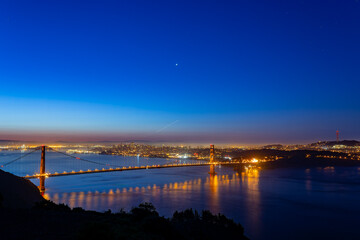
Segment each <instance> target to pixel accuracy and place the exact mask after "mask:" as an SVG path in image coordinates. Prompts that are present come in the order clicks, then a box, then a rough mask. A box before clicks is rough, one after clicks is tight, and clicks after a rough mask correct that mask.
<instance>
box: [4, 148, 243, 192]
mask: <svg viewBox="0 0 360 240" xmlns="http://www.w3.org/2000/svg"><path fill="white" fill-rule="evenodd" d="M39 150H40V151H41V158H40V168H39V172H35V173H33V174H26V175H24V176H20V177H23V178H25V179H36V178H37V179H39V180H40V181H39V182H40V183H39V189H40V191H41V192H44V191H45V179H46V178H49V177H60V176H70V175H80V174H93V173H105V172H117V171H131V170H145V169H159V168H176V167H196V166H210V171H209V174H211V175H214V174H216V172H215V166H216V165H237V164H239V163H240V162H223V161H215V150H214V145H210V158H209V159H210V160H209V161H202V162H185V163H170V164H153V165H143V166H121V165H118V164H114V163H107V162H104V161H94V160H89V159H85V158H81V157H77V156H74V155H70V154H67V153H64V152H61V151H58V150H56V149H54V148H52V147H48V146H39V147H36V148H33V149H32V150H31V151H30V152H28V153H26V154H24V155H21V156H20V157H17V158H15V159H13V160H10V161H7V162H6V163H4V164H2V165H1V166H0V167H1V168H3V169H6V168H7V166H9V165H12V164H14V163H16V162H18V161H20V160H21V159H24V158H25V157H26V156H28V155H30V154H33V153H35V152H37V151H39ZM47 150H48V151H51V152H54V153H58V154H61V155H63V156H66V157H68V158H71V159H73V160H74V162H75V161H81V162H86V163H88V164H96V165H100V166H102V168H100V167H99V168H95V169H88V170H81V169H78V170H70V171H63V172H47V171H46V169H45V163H46V160H45V159H46V158H45V155H46V151H47Z"/></svg>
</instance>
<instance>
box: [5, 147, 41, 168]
mask: <svg viewBox="0 0 360 240" xmlns="http://www.w3.org/2000/svg"><path fill="white" fill-rule="evenodd" d="M39 149H40V147H36V148H34V150H33V151H31V152H28V153H26V154H24V155H21V156H20V157H17V158H15V159H14V160H11V161H9V162H7V163H4V164H2V165H1V167H5V166H7V165H9V164H11V163H14V162H16V161H18V160H20V159H22V158H24V157H26V156H28V155H30V154H32V153H34V152H36V151H37V150H39Z"/></svg>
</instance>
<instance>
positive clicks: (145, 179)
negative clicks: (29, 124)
mask: <svg viewBox="0 0 360 240" xmlns="http://www.w3.org/2000/svg"><path fill="white" fill-rule="evenodd" d="M1 154H3V157H8V158H9V159H10V158H11V157H13V155H16V154H19V153H11V152H7V153H1ZM5 154H7V155H8V156H4V155H5ZM79 156H84V157H87V158H89V159H92V160H96V159H103V158H106V159H107V160H109V159H110V160H112V161H114V162H117V163H120V162H121V163H122V164H123V165H125V166H129V165H132V166H138V165H143V164H149V163H158V164H165V163H171V162H175V160H166V159H158V158H141V157H140V158H137V157H121V156H102V155H86V156H85V155H79ZM47 157H48V159H49V161H48V162H51V161H54V162H55V163H56V161H55V160H56V155H52V154H48V156H47ZM27 161H28V162H27V165H26V166H23V167H22V172H24V169H26V168H34V169H35V168H36V167H37V166H38V161H39V155H35V156H32V157H31V158H30V159H28V160H27ZM186 161H189V160H186ZM24 162H25V161H24ZM65 165H66V164H65ZM51 166H52V167H54V168H64V167H65V166H64V163H63V162H58V164H57V166H54V165H50V164H49V167H50V168H51ZM18 169H20V168H18ZM208 171H209V168H208V167H194V168H191V167H190V168H176V169H170V168H169V169H151V170H140V171H129V172H109V173H96V174H89V175H77V176H66V177H58V178H49V179H46V195H45V196H46V197H48V198H49V199H51V200H52V201H55V202H57V203H66V204H68V205H69V206H70V207H82V208H85V209H89V210H96V211H106V210H108V209H111V210H112V211H114V212H116V211H119V210H120V209H121V208H124V209H125V210H129V209H130V208H131V207H132V206H136V205H138V204H139V203H141V202H144V201H147V202H152V203H153V204H154V205H155V206H156V207H157V209H158V210H159V212H160V214H162V215H165V216H170V215H171V214H172V213H173V212H174V211H175V210H183V209H186V208H195V209H198V210H202V209H209V210H211V211H212V212H214V213H217V212H221V213H223V214H225V215H226V216H228V217H230V218H233V219H235V220H236V221H238V222H240V223H241V224H243V225H244V227H245V230H246V234H247V235H248V236H249V237H250V238H251V239H264V238H266V236H269V235H272V236H277V238H278V239H289V236H291V238H292V239H303V238H309V236H311V238H314V237H315V236H316V237H318V238H325V237H326V238H327V239H339V238H346V239H352V238H351V237H354V236H358V233H357V232H356V231H355V229H356V224H357V223H358V222H359V220H360V218H359V217H358V216H359V215H360V207H359V204H358V202H359V201H360V169H359V168H357V167H352V168H331V167H328V168H313V169H275V170H257V169H254V170H250V171H246V172H240V171H239V172H237V171H234V169H233V167H221V168H219V167H217V168H216V172H217V173H218V174H217V175H215V176H209V174H208ZM32 181H33V182H34V183H35V184H38V180H32ZM333 224H335V225H336V226H337V227H336V228H334V227H331V226H332V225H333ZM284 226H286V227H284ZM299 229H302V230H301V231H299Z"/></svg>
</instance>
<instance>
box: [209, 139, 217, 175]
mask: <svg viewBox="0 0 360 240" xmlns="http://www.w3.org/2000/svg"><path fill="white" fill-rule="evenodd" d="M214 158H215V148H214V145H213V144H211V145H210V163H211V165H210V172H209V174H210V175H215V174H216V172H215V165H214V164H212V163H213V162H214Z"/></svg>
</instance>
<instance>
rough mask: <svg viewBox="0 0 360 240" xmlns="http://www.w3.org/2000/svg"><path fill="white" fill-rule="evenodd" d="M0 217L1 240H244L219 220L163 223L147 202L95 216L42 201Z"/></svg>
mask: <svg viewBox="0 0 360 240" xmlns="http://www.w3.org/2000/svg"><path fill="white" fill-rule="evenodd" d="M0 216H1V219H0V232H1V239H47V240H49V239H51V240H54V239H79V240H82V239H84V240H89V239H101V240H106V239H217V240H218V239H247V238H246V237H245V236H244V229H243V227H242V226H241V225H240V224H237V223H235V222H234V221H233V220H230V219H228V218H226V217H225V216H224V215H221V214H219V215H213V214H212V213H211V212H209V211H202V212H201V213H198V212H197V211H194V210H192V209H187V210H185V211H182V212H175V213H174V215H173V217H172V218H164V217H161V216H159V213H158V212H157V211H156V209H155V207H154V206H153V205H152V204H150V203H143V204H140V205H139V206H138V207H135V208H133V209H132V210H131V211H130V212H125V211H123V210H120V211H119V212H118V213H111V211H110V210H109V211H107V212H105V213H99V212H95V211H85V210H83V209H81V208H74V209H70V208H69V207H68V206H66V205H63V204H60V205H58V204H55V203H53V202H50V201H43V202H41V203H38V204H37V205H36V206H35V207H33V208H31V209H16V210H11V209H8V208H0Z"/></svg>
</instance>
